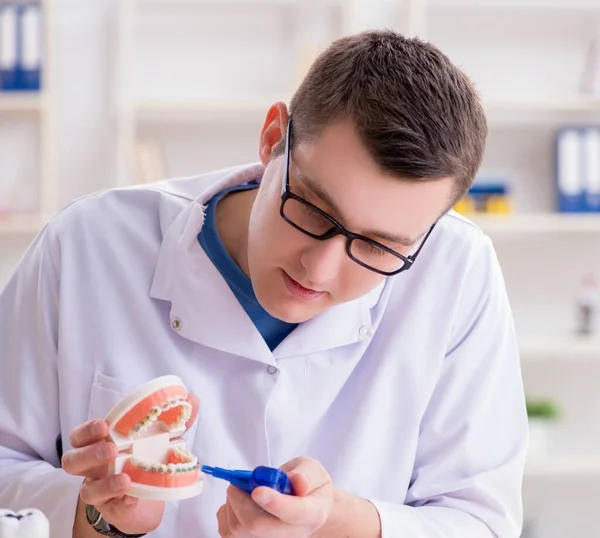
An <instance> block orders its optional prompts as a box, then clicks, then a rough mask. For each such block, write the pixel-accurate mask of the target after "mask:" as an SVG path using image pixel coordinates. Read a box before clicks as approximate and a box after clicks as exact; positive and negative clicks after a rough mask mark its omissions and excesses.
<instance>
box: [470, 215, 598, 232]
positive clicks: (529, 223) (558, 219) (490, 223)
mask: <svg viewBox="0 0 600 538" xmlns="http://www.w3.org/2000/svg"><path fill="white" fill-rule="evenodd" d="M466 218H467V219H469V220H471V221H472V222H474V223H475V224H476V225H477V226H479V227H480V228H481V229H482V230H483V231H484V232H485V233H489V234H493V235H500V234H528V233H545V234H554V233H600V213H523V214H513V215H483V214H482V215H466Z"/></svg>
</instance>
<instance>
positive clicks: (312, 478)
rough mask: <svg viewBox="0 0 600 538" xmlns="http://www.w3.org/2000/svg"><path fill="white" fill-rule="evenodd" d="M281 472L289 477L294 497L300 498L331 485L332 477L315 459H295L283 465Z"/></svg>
mask: <svg viewBox="0 0 600 538" xmlns="http://www.w3.org/2000/svg"><path fill="white" fill-rule="evenodd" d="M281 470H282V471H283V472H285V473H286V474H287V475H288V478H289V479H290V482H291V483H292V490H293V492H294V495H296V496H299V497H304V496H305V495H308V494H310V493H311V492H312V491H315V490H317V489H319V488H321V487H323V486H324V485H326V484H329V483H331V477H330V476H329V473H328V472H327V470H326V469H325V467H323V465H322V464H321V463H320V462H319V461H317V460H315V459H313V458H306V457H303V456H301V457H298V458H294V459H293V460H291V461H289V462H287V463H285V464H284V465H282V466H281Z"/></svg>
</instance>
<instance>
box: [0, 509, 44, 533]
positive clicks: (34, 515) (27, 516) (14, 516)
mask: <svg viewBox="0 0 600 538" xmlns="http://www.w3.org/2000/svg"><path fill="white" fill-rule="evenodd" d="M49 536H50V524H49V522H48V519H47V518H46V516H45V515H44V514H43V513H42V512H40V511H39V510H36V509H34V508H31V509H25V510H20V511H18V512H13V511H12V510H4V509H0V538H24V537H27V538H48V537H49Z"/></svg>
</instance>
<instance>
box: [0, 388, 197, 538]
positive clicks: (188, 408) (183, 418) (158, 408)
mask: <svg viewBox="0 0 600 538" xmlns="http://www.w3.org/2000/svg"><path fill="white" fill-rule="evenodd" d="M175 407H179V408H181V415H180V416H179V417H178V418H177V419H176V420H175V421H174V422H173V424H171V425H170V426H171V429H177V430H178V429H181V428H183V427H185V424H186V423H187V422H188V421H189V420H190V418H191V416H192V404H191V403H190V402H188V401H187V400H186V399H185V398H170V399H169V400H168V401H167V402H165V403H164V404H163V405H155V406H154V407H152V409H151V410H150V412H149V413H148V414H147V415H146V416H145V417H144V418H143V419H142V420H140V422H138V423H137V424H136V425H135V426H134V427H133V429H132V430H131V431H130V432H129V437H135V436H137V435H140V434H141V433H143V432H145V431H146V430H147V429H148V428H149V427H150V426H152V424H154V423H155V422H156V421H157V420H160V415H161V414H162V413H164V412H166V411H169V410H170V409H173V408H175ZM0 538H2V537H1V536H0Z"/></svg>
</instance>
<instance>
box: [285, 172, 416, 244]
mask: <svg viewBox="0 0 600 538" xmlns="http://www.w3.org/2000/svg"><path fill="white" fill-rule="evenodd" d="M296 170H297V178H298V179H299V180H300V182H302V183H303V184H304V185H305V186H306V187H307V188H308V189H309V190H310V191H311V192H312V193H313V194H314V195H315V196H317V197H318V198H320V199H321V200H322V201H323V202H325V203H326V204H327V205H328V206H329V207H330V208H331V209H333V210H334V211H335V213H337V214H338V215H340V216H342V215H343V213H342V212H341V211H340V209H339V207H338V205H337V204H336V203H335V202H334V201H333V199H332V198H331V196H329V194H327V193H326V192H325V191H324V190H323V189H322V188H321V187H320V186H319V184H318V183H317V182H316V181H314V180H313V179H311V178H309V177H308V176H307V175H305V174H303V173H302V172H300V171H299V170H298V169H297V168H296ZM361 235H372V236H375V237H378V238H380V239H383V240H385V241H390V242H392V243H396V244H398V245H402V246H405V247H412V246H413V245H414V244H415V243H416V242H417V239H412V238H411V237H408V236H406V235H396V234H390V233H387V232H367V233H366V234H361Z"/></svg>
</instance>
